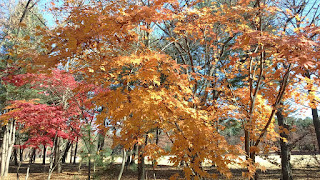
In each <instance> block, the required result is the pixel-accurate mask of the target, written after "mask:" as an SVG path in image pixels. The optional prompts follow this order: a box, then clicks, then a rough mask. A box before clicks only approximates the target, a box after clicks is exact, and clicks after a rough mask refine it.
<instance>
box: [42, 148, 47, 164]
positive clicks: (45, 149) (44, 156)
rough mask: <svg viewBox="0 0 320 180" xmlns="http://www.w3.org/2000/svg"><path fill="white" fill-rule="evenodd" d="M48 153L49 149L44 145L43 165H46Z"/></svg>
mask: <svg viewBox="0 0 320 180" xmlns="http://www.w3.org/2000/svg"><path fill="white" fill-rule="evenodd" d="M46 153H47V147H46V146H45V145H43V157H42V164H43V165H45V164H46Z"/></svg>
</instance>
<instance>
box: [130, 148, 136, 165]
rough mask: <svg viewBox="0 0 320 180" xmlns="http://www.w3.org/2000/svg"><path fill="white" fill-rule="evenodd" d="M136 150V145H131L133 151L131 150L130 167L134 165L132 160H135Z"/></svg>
mask: <svg viewBox="0 0 320 180" xmlns="http://www.w3.org/2000/svg"><path fill="white" fill-rule="evenodd" d="M137 149H138V146H137V144H134V145H133V149H132V155H131V161H130V165H133V164H135V161H134V159H135V157H136V152H137V151H138V150H137Z"/></svg>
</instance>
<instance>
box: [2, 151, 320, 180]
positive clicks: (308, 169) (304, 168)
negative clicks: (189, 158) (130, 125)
mask: <svg viewBox="0 0 320 180" xmlns="http://www.w3.org/2000/svg"><path fill="white" fill-rule="evenodd" d="M271 157H272V158H271V159H273V160H274V161H276V162H277V161H279V157H278V156H271ZM118 161H119V160H118ZM259 161H260V163H262V164H263V165H265V166H266V168H267V171H266V172H259V179H270V180H272V179H277V180H279V179H280V173H281V172H280V168H279V167H278V166H276V165H274V164H272V163H269V162H268V161H265V160H263V159H262V158H260V159H259ZM291 162H292V164H293V167H294V169H293V176H294V179H298V180H307V179H312V180H316V179H319V180H320V168H319V166H318V165H319V164H317V162H316V161H315V158H314V157H313V156H310V155H294V156H292V161H291ZM162 164H163V162H162ZM168 165H170V164H169V163H167V165H160V166H158V167H157V168H156V169H155V170H153V168H151V167H148V168H147V176H148V179H154V172H155V175H156V179H169V177H170V176H172V175H174V174H176V173H178V174H180V175H181V177H182V174H183V172H182V170H181V168H175V167H171V166H168ZM28 167H30V170H29V172H30V173H29V179H30V180H43V179H47V175H48V165H46V166H44V165H42V164H41V163H39V162H38V163H35V164H31V165H29V164H27V163H25V164H22V165H21V167H20V168H19V178H20V179H25V176H26V172H27V169H28ZM231 168H232V169H231V171H232V173H233V175H234V176H233V177H232V178H231V179H243V178H242V177H241V175H242V172H244V169H240V168H235V167H231ZM119 169H120V165H118V164H116V165H110V166H108V167H107V168H96V172H95V173H94V172H92V176H91V177H92V178H91V179H100V180H109V179H110V180H111V179H112V180H113V179H117V176H118V173H119ZM17 170H18V167H17V166H11V167H10V171H9V172H10V173H9V176H8V178H6V179H10V180H11V179H17ZM208 170H209V172H210V173H217V170H216V169H215V168H214V167H211V168H208ZM136 174H137V172H136V171H134V170H132V169H127V170H125V172H124V174H123V177H122V178H121V179H124V180H133V179H137V175H136ZM51 179H53V180H63V179H70V180H72V179H77V180H80V179H81V180H82V179H87V167H86V166H81V168H80V170H79V164H75V165H74V164H64V165H63V172H62V173H60V174H56V173H54V174H53V175H52V178H51ZM219 179H225V178H224V177H222V176H219Z"/></svg>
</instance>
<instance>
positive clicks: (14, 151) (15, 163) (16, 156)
mask: <svg viewBox="0 0 320 180" xmlns="http://www.w3.org/2000/svg"><path fill="white" fill-rule="evenodd" d="M13 156H14V165H15V166H18V152H17V148H14V149H13Z"/></svg>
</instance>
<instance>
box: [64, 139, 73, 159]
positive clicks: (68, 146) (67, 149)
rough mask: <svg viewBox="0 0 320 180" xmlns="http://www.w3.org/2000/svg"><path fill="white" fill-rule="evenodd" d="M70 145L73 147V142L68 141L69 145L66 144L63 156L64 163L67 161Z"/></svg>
mask: <svg viewBox="0 0 320 180" xmlns="http://www.w3.org/2000/svg"><path fill="white" fill-rule="evenodd" d="M70 147H71V142H70V141H68V142H67V145H66V148H65V150H64V153H63V156H62V163H66V158H67V156H68V152H69V149H70Z"/></svg>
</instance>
